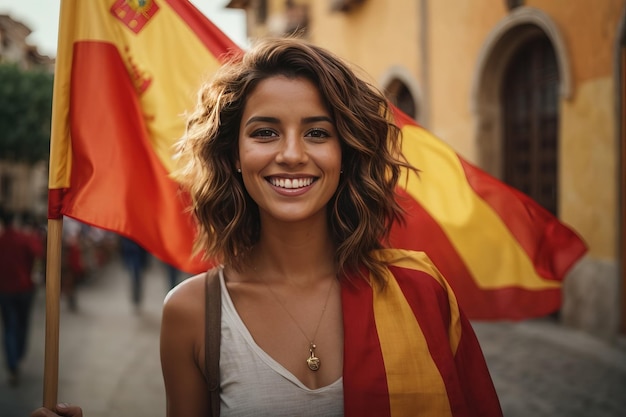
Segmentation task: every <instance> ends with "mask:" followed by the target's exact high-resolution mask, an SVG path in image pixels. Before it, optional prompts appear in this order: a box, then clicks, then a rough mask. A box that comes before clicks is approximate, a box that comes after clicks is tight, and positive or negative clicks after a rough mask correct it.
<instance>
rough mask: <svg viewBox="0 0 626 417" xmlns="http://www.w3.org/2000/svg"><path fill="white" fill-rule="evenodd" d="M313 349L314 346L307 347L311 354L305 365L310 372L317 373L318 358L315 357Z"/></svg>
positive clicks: (318, 366)
mask: <svg viewBox="0 0 626 417" xmlns="http://www.w3.org/2000/svg"><path fill="white" fill-rule="evenodd" d="M315 348H316V346H315V345H314V344H313V343H311V346H310V347H309V352H310V353H311V356H309V359H307V360H306V364H307V365H309V369H310V370H312V371H317V370H318V369H320V358H318V357H317V356H315Z"/></svg>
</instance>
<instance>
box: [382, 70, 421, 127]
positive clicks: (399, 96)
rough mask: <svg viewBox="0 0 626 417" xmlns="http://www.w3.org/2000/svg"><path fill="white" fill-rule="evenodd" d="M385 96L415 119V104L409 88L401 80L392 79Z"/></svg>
mask: <svg viewBox="0 0 626 417" xmlns="http://www.w3.org/2000/svg"><path fill="white" fill-rule="evenodd" d="M386 96H387V98H388V99H389V100H390V101H391V102H392V103H393V104H394V105H395V106H396V107H397V108H399V109H400V110H402V111H403V112H404V113H405V114H406V115H407V116H410V117H412V118H414V119H416V120H417V106H416V104H415V99H414V98H413V95H412V94H411V91H409V88H408V87H407V86H406V84H404V83H403V82H402V81H400V80H398V79H395V80H393V81H392V82H391V83H390V84H389V86H388V87H387V91H386Z"/></svg>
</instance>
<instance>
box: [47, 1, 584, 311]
mask: <svg viewBox="0 0 626 417" xmlns="http://www.w3.org/2000/svg"><path fill="white" fill-rule="evenodd" d="M238 52H240V50H239V48H238V47H237V46H236V45H235V44H234V43H233V42H232V41H231V40H229V39H228V38H227V37H226V36H225V35H224V34H223V33H222V32H221V31H219V29H217V28H216V27H215V26H214V25H213V24H212V23H211V22H210V21H209V20H208V19H206V17H204V16H203V15H202V14H201V13H200V12H199V11H198V10H197V9H196V8H195V7H194V6H193V5H191V4H190V3H189V2H188V1H186V0H159V1H158V0H148V1H145V2H130V1H125V0H89V1H85V0H62V1H61V20H60V32H59V45H58V50H57V64H56V65H57V66H56V72H55V81H54V101H53V120H52V140H51V141H52V143H51V159H50V180H49V215H48V217H49V218H51V219H54V218H60V217H61V216H63V215H66V216H70V217H73V218H75V219H77V220H80V221H82V222H84V223H87V224H91V225H93V226H97V227H100V228H104V229H107V230H111V231H114V232H117V233H120V234H122V235H124V236H127V237H130V238H132V239H133V240H135V241H137V242H138V243H140V244H141V245H142V246H144V247H145V248H146V249H148V250H149V251H150V252H151V253H153V254H154V255H155V256H157V257H158V258H160V259H162V260H163V261H165V262H167V263H170V264H172V265H174V266H176V267H178V268H180V269H182V270H185V271H187V272H191V273H195V272H201V271H203V270H205V269H206V268H207V267H208V266H209V264H208V263H206V262H203V261H202V260H201V259H199V258H198V257H194V258H192V257H191V254H192V244H193V239H194V236H195V230H194V225H193V222H192V219H191V217H190V215H189V214H188V213H186V211H185V208H186V205H187V203H188V198H187V197H186V196H185V195H184V194H183V193H181V192H180V191H179V188H178V184H176V183H175V182H174V181H173V180H172V179H171V178H170V177H169V173H170V170H171V169H172V159H171V146H172V145H173V143H174V141H176V140H177V139H178V138H179V137H180V136H181V135H182V134H183V132H184V123H185V120H184V113H185V112H186V111H189V110H190V109H191V108H192V107H193V105H194V102H195V99H196V92H197V89H198V87H199V86H200V84H201V82H202V81H203V80H204V79H206V78H207V77H209V76H210V75H211V73H212V72H213V71H215V70H216V69H217V68H218V67H219V65H220V64H221V62H222V61H223V58H224V57H225V56H227V55H228V54H229V53H238ZM397 120H398V124H399V125H400V126H401V127H402V131H403V135H404V139H403V150H404V152H405V153H406V155H407V157H408V159H409V161H410V162H411V163H413V164H414V165H415V166H416V167H417V168H419V169H420V170H421V174H420V176H419V177H416V176H411V177H409V178H408V182H405V181H403V182H402V183H401V184H399V189H398V190H399V193H400V201H401V204H402V205H403V206H404V207H405V208H406V210H407V222H406V224H404V225H396V226H395V227H394V229H393V230H392V243H393V244H394V246H395V247H397V248H404V249H411V250H419V251H424V252H426V253H427V254H428V255H429V257H430V258H431V259H432V260H433V261H434V263H435V264H436V265H437V267H438V268H439V270H440V271H441V272H442V273H443V275H444V276H445V277H446V278H447V279H448V280H449V282H450V284H451V286H452V288H453V289H454V290H455V292H456V293H457V296H458V299H459V301H460V304H461V306H462V307H463V308H464V309H465V311H466V312H467V314H468V316H469V317H470V318H476V319H511V318H512V319H517V318H526V317H535V316H540V315H545V314H548V313H550V312H553V311H555V310H556V309H558V307H559V304H560V281H561V280H562V279H563V277H564V275H565V273H566V272H567V270H568V269H569V268H570V267H571V265H573V263H574V262H575V261H576V260H578V259H579V258H580V257H581V256H582V255H583V254H584V252H585V251H586V248H585V245H584V243H583V242H582V241H581V240H580V238H578V236H576V234H575V233H574V232H573V231H571V230H570V229H568V228H567V227H566V226H565V225H563V224H561V223H560V222H559V221H558V219H556V218H554V217H553V216H552V215H550V214H549V213H548V212H547V211H545V210H543V209H542V208H541V207H540V206H539V205H538V204H537V203H535V202H534V201H532V200H531V199H530V198H528V197H527V196H525V195H523V194H522V193H520V192H517V191H515V190H514V189H512V188H510V187H508V186H506V185H505V184H503V183H501V182H499V181H497V180H496V179H494V178H492V177H490V176H489V175H487V174H486V173H484V172H482V171H480V170H479V169H477V168H476V167H474V166H472V165H471V164H469V163H467V162H465V161H464V160H463V159H462V158H460V157H459V156H458V155H457V154H456V153H455V152H454V151H453V150H451V149H450V148H449V147H447V146H446V145H445V144H444V143H443V142H441V141H440V140H439V139H437V138H435V137H434V136H433V135H432V134H430V133H429V132H427V131H426V130H424V129H422V128H420V127H419V126H417V125H416V124H415V122H413V121H412V120H410V119H409V118H408V117H406V116H405V115H403V114H401V113H400V112H399V111H398V113H397ZM411 175H412V174H411Z"/></svg>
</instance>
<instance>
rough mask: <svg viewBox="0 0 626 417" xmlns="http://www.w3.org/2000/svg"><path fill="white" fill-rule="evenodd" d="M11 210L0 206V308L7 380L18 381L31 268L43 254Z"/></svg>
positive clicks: (32, 289) (30, 301)
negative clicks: (20, 225)
mask: <svg viewBox="0 0 626 417" xmlns="http://www.w3.org/2000/svg"><path fill="white" fill-rule="evenodd" d="M14 217H15V216H14V214H13V213H12V212H9V211H6V210H0V220H1V222H2V226H3V227H2V232H0V312H1V313H2V331H3V346H2V347H3V351H4V356H5V360H6V366H7V368H8V371H9V383H10V384H11V385H13V386H15V385H17V383H18V381H19V379H18V378H19V362H20V361H21V360H22V358H23V357H24V354H25V353H26V346H27V338H28V332H29V325H30V313H31V310H32V304H33V298H34V295H35V289H36V287H35V283H34V282H33V280H32V271H33V266H34V264H35V261H36V260H37V259H38V258H42V257H43V245H42V243H41V242H40V241H38V240H35V239H33V238H32V237H31V236H29V235H28V234H26V233H24V232H22V231H20V230H18V229H17V228H16V227H15V225H14Z"/></svg>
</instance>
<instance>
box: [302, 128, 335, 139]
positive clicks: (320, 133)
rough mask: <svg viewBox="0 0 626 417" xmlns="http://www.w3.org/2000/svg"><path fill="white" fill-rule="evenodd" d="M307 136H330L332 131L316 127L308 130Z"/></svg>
mask: <svg viewBox="0 0 626 417" xmlns="http://www.w3.org/2000/svg"><path fill="white" fill-rule="evenodd" d="M305 136H306V137H312V138H319V139H324V138H328V137H330V133H328V132H327V131H326V130H324V129H320V128H314V129H311V130H309V131H308V132H306V135H305Z"/></svg>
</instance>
